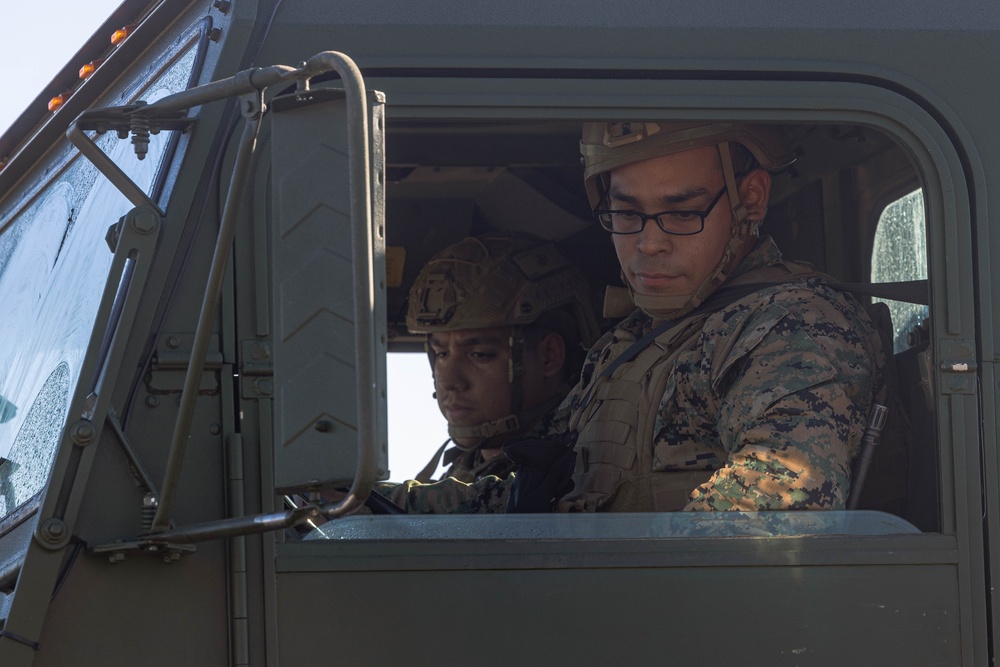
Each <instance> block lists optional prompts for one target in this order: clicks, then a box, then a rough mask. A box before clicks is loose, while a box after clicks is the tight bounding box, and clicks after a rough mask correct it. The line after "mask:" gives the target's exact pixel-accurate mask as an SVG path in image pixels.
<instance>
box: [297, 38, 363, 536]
mask: <svg viewBox="0 0 1000 667" xmlns="http://www.w3.org/2000/svg"><path fill="white" fill-rule="evenodd" d="M303 69H304V70H305V71H306V72H309V73H310V76H314V75H315V74H319V73H322V72H327V71H330V70H331V69H333V70H336V71H337V73H338V74H339V75H340V78H341V81H342V82H343V84H344V91H345V95H346V102H347V125H348V132H347V157H348V163H349V165H350V175H351V177H350V191H351V220H352V221H354V229H352V230H351V255H352V260H353V266H354V286H355V291H354V341H355V366H354V367H355V369H357V373H356V374H355V391H356V394H357V399H358V463H357V468H356V469H355V471H354V481H353V482H352V483H351V488H350V490H349V491H348V492H347V495H346V496H344V498H343V499H342V500H341V501H340V502H339V503H330V504H328V505H325V506H324V507H323V508H322V511H323V514H324V515H325V516H327V517H330V518H333V517H338V516H343V515H345V514H350V513H351V512H354V511H355V510H357V509H359V508H360V507H361V506H362V505H364V504H365V501H366V500H367V499H368V495H369V494H370V493H371V490H372V487H373V486H374V485H375V478H376V476H377V475H378V461H377V460H376V459H377V457H376V449H375V448H376V442H375V428H374V426H375V405H376V402H377V395H378V387H377V386H376V383H375V378H374V377H373V375H372V374H371V373H369V372H368V371H367V369H370V368H374V367H375V331H374V330H373V327H372V322H371V314H372V313H373V312H374V310H375V279H374V272H373V269H372V264H373V261H374V260H373V258H372V243H373V239H372V208H371V183H370V182H369V180H368V179H369V174H370V171H371V156H370V155H369V154H368V145H369V136H370V128H369V127H368V93H367V91H366V89H365V82H364V79H362V77H361V71H360V70H359V69H358V66H357V65H356V64H354V61H353V60H351V59H350V58H348V57H347V56H346V55H344V54H343V53H338V52H336V51H324V52H323V53H318V54H316V55H315V56H313V57H312V58H310V59H309V60H308V61H306V64H305V67H303Z"/></svg>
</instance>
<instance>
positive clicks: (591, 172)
mask: <svg viewBox="0 0 1000 667" xmlns="http://www.w3.org/2000/svg"><path fill="white" fill-rule="evenodd" d="M730 144H739V145H741V146H743V147H745V148H746V149H747V150H749V151H750V153H751V154H752V155H753V157H754V159H755V161H756V164H754V165H752V167H751V168H757V167H758V166H759V167H761V168H763V169H766V170H768V171H772V172H773V171H778V170H780V169H783V168H784V167H787V166H789V165H790V164H792V162H794V161H795V153H794V152H793V151H792V149H791V147H790V146H789V145H788V143H787V142H786V141H785V138H784V135H783V132H782V130H781V128H780V127H778V126H773V125H749V124H737V123H721V122H711V123H705V122H693V123H689V122H685V123H678V122H613V123H584V125H583V138H582V140H581V141H580V153H581V154H582V155H583V164H584V176H583V178H584V185H585V187H586V189H587V198H588V199H589V200H590V206H591V208H595V209H596V208H598V207H599V206H600V205H601V202H602V201H603V200H604V198H605V197H606V196H607V192H608V186H609V183H610V173H611V172H612V171H613V170H615V169H617V168H618V167H621V166H624V165H627V164H632V163H634V162H642V161H643V160H649V159H651V158H655V157H660V156H663V155H672V154H674V153H681V152H683V151H687V150H691V149H693V148H700V147H702V146H717V147H718V149H719V158H720V160H721V162H722V172H723V176H724V177H725V181H726V191H727V192H728V194H729V204H730V207H731V209H732V212H733V222H732V227H731V230H730V240H729V244H728V245H727V246H726V249H725V251H724V252H723V254H722V258H721V259H720V260H719V264H718V265H717V266H716V267H715V270H714V271H713V272H712V274H711V275H709V277H708V278H706V279H705V282H703V283H702V284H701V285H700V286H699V287H698V288H697V289H696V290H695V291H694V293H692V294H688V295H684V296H654V295H648V294H637V293H635V292H634V291H633V290H632V287H631V286H629V291H630V292H632V299H633V301H634V302H635V305H636V306H638V307H639V308H642V309H643V310H644V311H646V312H647V313H649V314H650V315H653V316H656V317H679V316H681V315H683V314H685V313H686V312H688V311H690V310H693V309H694V308H696V307H698V305H700V304H701V303H702V302H703V301H704V300H705V299H706V298H707V297H708V295H709V294H711V293H712V292H714V291H715V290H716V289H717V288H718V287H719V286H720V285H722V284H723V283H724V282H725V281H726V280H727V279H728V278H729V276H730V274H731V273H732V271H733V269H735V268H736V264H738V263H739V259H740V257H739V255H738V252H737V251H738V250H739V249H740V248H741V247H742V246H743V244H744V242H745V241H746V239H747V238H748V237H749V236H750V235H752V234H755V233H756V231H757V228H758V227H759V226H760V223H761V220H747V219H746V216H747V211H746V207H745V206H744V205H743V203H742V202H741V201H740V194H739V188H738V187H737V179H738V178H740V177H741V176H742V175H743V173H745V171H744V172H743V173H736V172H735V169H734V166H733V158H732V153H731V151H730V147H729V145H730Z"/></svg>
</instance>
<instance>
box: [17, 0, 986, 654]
mask: <svg viewBox="0 0 1000 667" xmlns="http://www.w3.org/2000/svg"><path fill="white" fill-rule="evenodd" d="M124 25H129V26H131V32H130V34H129V35H128V37H127V39H125V40H124V41H123V42H122V43H121V44H120V45H118V46H116V47H114V48H111V49H109V48H108V46H107V41H106V40H107V37H106V34H110V33H111V32H112V31H114V30H115V29H117V28H120V27H122V26H124ZM998 55H1000V7H998V6H997V5H996V4H995V3H994V2H989V1H987V0H960V1H958V2H954V3H947V4H946V3H938V2H932V1H930V0H923V1H921V0H910V1H907V2H901V3H862V2H852V1H847V0H844V1H841V2H832V3H829V2H828V3H817V2H800V3H793V2H766V3H765V2H760V1H756V2H751V3H746V2H735V1H730V0H710V1H709V2H704V3H698V4H692V3H684V2H679V1H677V0H662V1H661V2H659V3H651V2H642V1H640V0H622V1H621V2H616V3H607V2H594V1H592V0H577V1H570V0H558V1H556V0H554V1H551V2H545V3H543V2H527V1H524V0H513V1H509V2H505V3H482V2H457V1H452V0H437V1H435V2H424V1H417V2H414V1H413V0H411V1H409V2H399V1H397V0H378V1H374V0H366V1H363V2H362V1H358V0H342V1H338V2H328V1H325V0H232V2H230V1H228V0H218V1H216V2H214V3H212V2H209V1H208V0H196V1H186V0H161V1H159V2H147V1H146V0H126V1H125V2H124V3H123V4H122V5H121V7H119V9H118V10H116V12H115V14H114V15H113V16H112V17H110V18H109V20H108V21H107V23H106V24H105V26H104V28H102V30H101V31H99V33H98V34H97V35H95V37H94V38H93V39H91V40H90V41H89V42H88V43H87V44H86V45H85V46H84V47H83V49H82V50H81V51H80V54H79V58H78V59H79V62H71V63H68V64H67V66H66V69H65V70H64V71H63V72H62V73H61V74H60V75H59V76H58V77H57V78H56V79H55V80H54V81H53V82H52V83H51V84H50V85H49V86H48V88H47V89H46V90H45V91H43V92H42V93H41V94H40V95H39V98H38V100H36V103H35V105H33V106H32V107H31V108H29V110H27V111H26V112H24V114H22V116H21V117H20V118H19V120H18V121H17V122H16V123H15V124H14V126H13V127H12V128H11V130H10V131H8V132H7V134H5V135H4V136H3V137H0V158H2V160H3V162H2V164H3V168H2V169H0V303H3V304H4V310H5V314H6V318H5V322H4V323H3V324H2V325H0V329H2V331H0V458H2V463H0V619H2V623H3V625H2V630H0V664H2V665H3V666H4V667H16V666H21V665H98V664H100V665H117V664H123V665H124V664H129V665H133V664H144V665H226V664H231V665H255V666H256V665H259V666H264V665H267V666H276V665H311V664H327V663H335V664H345V665H360V664H379V663H388V662H390V661H392V662H397V663H403V662H405V663H407V664H459V663H462V662H467V661H470V662H472V661H474V662H476V663H478V664H547V665H564V664H566V665H571V664H575V665H627V664H654V663H656V662H677V663H684V662H699V663H702V664H728V663H736V662H741V663H747V664H768V665H834V664H838V665H846V664H871V665H914V666H916V665H988V664H992V663H993V661H994V657H995V656H996V654H997V648H998V647H997V643H996V642H997V637H998V634H997V632H996V630H997V628H996V623H997V619H998V616H1000V614H998V610H997V608H996V606H997V604H998V600H997V599H996V596H995V593H994V589H993V585H992V582H993V581H994V580H995V578H996V577H998V576H1000V571H998V568H1000V562H998V560H997V559H994V558H992V557H991V554H993V553H997V552H1000V541H998V540H1000V467H998V456H997V454H998V452H997V445H998V442H1000V439H998V435H997V414H998V412H1000V404H998V400H1000V393H998V382H1000V379H998V378H997V376H996V368H995V367H996V362H997V359H998V357H1000V340H997V338H996V336H995V334H994V332H995V331H996V330H997V328H998V327H997V326H996V324H997V319H998V318H1000V305H998V304H1000V301H998V297H994V296H993V293H994V288H997V290H998V292H997V293H998V294H1000V277H994V276H993V274H992V260H993V257H994V256H995V254H996V252H997V251H1000V222H997V223H994V222H993V220H994V219H996V218H997V215H998V214H997V212H996V211H994V210H991V209H990V208H989V201H990V199H991V198H992V197H991V195H994V196H996V197H997V198H998V199H1000V133H998V132H997V131H996V106H997V102H998V100H1000V80H998V79H997V77H996V76H995V75H993V74H991V67H992V66H994V64H995V63H996V61H997V56H998ZM98 58H105V59H104V61H103V63H102V64H101V65H100V67H98V68H97V70H96V71H95V72H94V74H93V75H92V76H91V77H90V78H89V79H87V80H86V81H85V82H82V83H73V84H72V87H73V92H72V95H70V96H69V97H68V98H67V99H66V100H65V102H64V103H63V105H62V107H61V108H60V109H58V110H57V111H56V112H54V113H50V112H46V111H45V110H44V100H46V99H47V98H48V97H50V96H53V95H55V94H58V93H61V92H63V91H64V90H66V89H67V88H70V87H71V82H72V81H73V80H74V79H73V77H74V76H75V72H76V70H77V69H78V68H79V66H80V65H81V64H83V63H84V62H87V61H91V60H96V59H98ZM355 64H356V67H355ZM213 82H216V83H214V84H213ZM220 82H221V83H220ZM700 118H714V119H726V120H737V121H753V122H763V123H778V124H781V125H783V126H784V127H785V128H786V130H787V132H788V133H789V135H790V137H791V138H792V139H793V141H794V142H795V145H796V146H797V147H799V149H800V150H801V155H800V157H799V159H798V160H797V162H796V164H795V165H794V167H793V170H792V171H791V172H790V173H787V174H783V175H780V176H777V177H776V178H775V186H774V192H773V194H772V204H771V210H770V213H769V216H768V219H767V221H766V222H765V227H764V231H765V232H766V233H768V234H770V235H772V236H774V237H775V238H776V240H777V241H778V244H779V246H780V247H781V248H782V249H783V251H784V253H785V254H786V255H787V256H789V257H793V258H801V259H806V260H808V261H811V262H813V263H814V264H816V265H817V266H818V267H819V268H821V269H822V270H824V271H827V272H828V273H830V274H832V275H834V276H835V277H836V278H837V279H839V280H843V281H845V282H851V283H865V284H867V283H880V282H882V283H884V282H900V281H917V282H916V283H914V284H913V285H916V287H915V288H913V289H911V291H910V292H909V293H907V294H904V295H903V296H902V297H901V299H898V300H897V301H917V302H919V301H924V302H925V304H923V305H919V304H918V305H916V306H911V305H909V304H906V303H899V304H898V308H899V309H898V310H897V309H894V310H893V316H894V318H895V319H896V329H895V331H894V334H895V335H896V354H895V360H894V361H895V365H896V369H897V371H896V374H897V377H898V390H897V394H898V397H899V400H898V403H897V406H898V407H897V408H896V410H897V411H896V413H895V415H894V420H895V421H894V422H893V424H894V426H893V428H894V429H895V430H894V431H893V433H892V434H891V435H887V436H886V437H885V438H884V442H883V444H885V445H886V450H885V452H884V453H881V454H879V455H878V456H877V457H876V464H875V467H874V468H873V469H872V470H871V472H870V474H869V476H868V481H867V485H866V492H867V495H866V497H865V499H864V502H863V507H865V508H866V509H863V510H859V511H854V512H849V511H841V512H828V513H799V514H795V513H780V512H779V513H761V514H759V515H754V514H736V515H731V516H729V515H725V514H709V515H694V514H680V513H677V514H674V513H666V514H634V515H633V514H623V515H613V514H597V515H592V516H580V515H551V516H550V515H532V516H505V515H498V516H405V515H391V516H380V515H367V514H360V515H359V514H352V513H353V510H354V509H356V505H357V503H358V502H359V501H360V499H363V497H364V496H365V495H367V493H368V491H369V489H370V488H371V486H372V483H373V482H374V481H375V480H377V479H385V478H387V476H388V475H389V470H388V463H387V462H388V458H387V451H388V448H389V447H392V448H397V447H404V448H405V447H406V446H407V443H406V442H405V441H402V442H396V441H392V442H389V441H388V438H387V422H388V420H389V419H391V415H389V414H387V413H388V408H387V400H386V399H387V397H386V372H387V371H386V364H387V362H386V358H387V354H388V353H390V352H407V351H409V352H422V349H423V348H422V340H421V339H419V338H418V337H414V336H410V335H408V334H407V333H406V330H405V324H404V322H403V317H402V314H403V312H405V310H404V303H405V297H406V292H407V289H408V285H409V284H410V282H412V281H413V279H414V278H415V276H416V274H417V272H418V271H419V269H420V267H421V265H422V264H423V263H424V261H426V260H427V259H428V258H430V257H431V256H432V255H433V254H434V253H435V252H437V251H438V250H440V249H441V248H443V247H444V246H446V245H448V244H449V243H451V242H453V241H455V240H458V239H460V238H462V237H463V236H465V235H467V234H470V233H478V232H481V231H486V230H489V229H504V230H520V231H535V232H536V233H542V234H544V235H546V236H549V237H551V238H554V239H556V240H557V241H558V242H559V243H560V244H561V247H563V249H564V250H565V251H566V252H567V254H569V255H571V256H572V257H573V258H574V259H576V260H578V261H580V262H581V263H582V264H583V265H585V266H586V267H587V272H588V276H589V277H590V278H592V280H593V282H594V285H595V286H599V285H603V284H606V283H608V282H614V281H615V280H616V279H617V277H618V267H617V264H616V260H615V257H614V253H613V251H612V248H611V245H610V242H609V241H608V239H607V237H606V235H605V234H604V233H603V232H602V231H601V230H600V229H599V228H598V227H597V226H596V225H595V224H594V223H593V221H592V219H591V218H590V214H589V210H588V208H587V202H586V197H585V194H584V192H583V187H582V178H581V175H582V167H581V165H580V162H579V151H578V141H579V128H580V125H581V123H582V122H583V121H587V120H664V121H669V120H684V119H700ZM139 154H142V159H139ZM893 216H895V218H894V217H893ZM892 219H897V220H896V222H895V223H893V222H892V221H891V220H892ZM900 220H901V221H902V222H900ZM892 224H895V225H896V226H893V227H890V225H892ZM913 285H911V287H913ZM876 292H877V290H876ZM917 292H919V293H920V294H921V296H918V297H913V298H910V296H909V294H912V293H917ZM859 298H863V299H867V297H859ZM896 307H897V306H896V305H894V308H896ZM413 391H414V392H418V391H419V392H423V393H429V392H430V391H431V388H430V387H419V388H413ZM442 436H443V434H442ZM393 472H397V471H393ZM398 472H402V473H406V472H409V471H398ZM414 472H415V471H414ZM402 477H405V474H404V475H394V479H399V478H402ZM340 486H344V487H351V488H352V489H353V493H351V494H349V495H348V497H347V499H346V500H345V501H343V502H342V503H331V504H327V505H323V503H322V502H321V503H319V504H320V505H321V506H322V509H323V510H324V511H325V512H326V513H327V514H328V515H329V517H330V521H329V522H327V523H325V524H323V525H322V526H321V527H320V528H319V529H317V530H315V531H313V532H312V533H309V534H308V535H307V538H308V539H300V533H304V532H305V531H296V530H295V529H294V528H293V525H299V526H300V527H301V526H302V525H303V523H302V522H303V521H304V520H306V519H308V520H314V519H315V518H316V517H315V516H314V514H315V512H316V510H315V509H314V508H313V507H312V506H311V505H308V504H307V505H306V506H305V507H304V508H302V509H298V510H293V509H291V507H290V506H289V505H288V504H286V501H285V496H290V495H294V494H299V493H306V494H308V492H309V490H310V489H316V488H319V487H340ZM310 512H312V514H310ZM347 514H352V515H351V516H346V515H347Z"/></svg>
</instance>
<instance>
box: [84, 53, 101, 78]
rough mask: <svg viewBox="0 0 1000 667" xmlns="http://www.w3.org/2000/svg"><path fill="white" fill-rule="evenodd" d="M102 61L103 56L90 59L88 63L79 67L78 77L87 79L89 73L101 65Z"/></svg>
mask: <svg viewBox="0 0 1000 667" xmlns="http://www.w3.org/2000/svg"><path fill="white" fill-rule="evenodd" d="M103 62H104V58H98V59H97V60H91V61H90V62H89V63H87V64H86V65H84V66H83V67H81V68H80V78H81V79H89V78H90V75H91V74H93V73H94V72H96V71H97V68H98V67H100V66H101V64H102V63H103Z"/></svg>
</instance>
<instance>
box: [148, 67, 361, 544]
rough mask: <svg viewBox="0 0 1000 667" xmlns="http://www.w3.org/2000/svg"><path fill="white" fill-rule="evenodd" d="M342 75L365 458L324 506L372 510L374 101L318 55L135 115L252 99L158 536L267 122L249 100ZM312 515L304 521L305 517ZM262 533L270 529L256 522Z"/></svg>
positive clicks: (332, 513)
mask: <svg viewBox="0 0 1000 667" xmlns="http://www.w3.org/2000/svg"><path fill="white" fill-rule="evenodd" d="M331 70H335V71H336V72H337V73H338V74H339V75H340V78H341V80H342V81H343V84H344V89H345V99H346V105H347V123H348V161H349V173H350V200H351V201H350V206H351V219H352V220H353V221H354V223H355V224H354V229H352V233H351V238H352V248H351V250H352V258H353V265H354V284H355V287H356V289H355V296H354V327H355V341H356V348H355V363H356V366H355V367H356V368H357V369H358V373H357V374H356V394H357V400H358V459H357V467H356V470H355V474H354V481H353V482H352V484H351V488H350V490H349V491H348V493H347V495H346V496H345V497H344V498H343V500H342V501H341V502H339V503H331V504H329V505H326V506H324V507H323V508H322V511H323V514H324V515H326V516H328V517H336V516H342V515H345V514H349V513H350V512H353V511H355V510H357V509H358V508H360V507H361V506H362V505H364V503H365V501H366V500H367V498H368V495H369V493H370V492H371V489H372V487H373V486H374V484H375V478H376V476H377V474H378V462H377V456H376V449H375V448H376V443H375V437H374V436H375V433H374V431H375V429H374V428H373V427H374V424H375V406H376V402H377V399H376V396H377V386H376V383H375V379H374V377H372V375H371V374H370V373H367V372H363V369H368V368H372V367H374V362H375V337H374V330H373V327H372V323H371V321H370V317H371V313H372V312H373V311H374V307H375V281H374V275H373V267H372V265H373V258H372V245H373V243H372V241H373V239H372V210H371V184H370V182H369V172H370V167H371V165H370V163H371V158H370V155H369V153H368V145H369V136H370V129H369V127H368V98H367V91H366V89H365V85H364V79H363V78H362V76H361V71H360V70H359V69H358V67H357V65H356V64H355V63H354V61H353V60H351V59H350V58H349V57H347V56H346V55H344V54H342V53H339V52H336V51H325V52H323V53H319V54H316V55H315V56H313V57H312V58H310V59H309V60H308V61H307V62H306V63H305V65H304V66H303V67H302V68H300V69H297V70H293V69H291V68H287V67H283V66H275V67H269V68H265V69H263V70H258V69H254V70H247V71H244V72H240V73H238V74H236V75H234V76H233V77H230V78H229V79H224V80H222V81H219V82H214V83H210V84H206V85H204V86H199V87H198V88H192V89H190V90H187V91H183V92H181V93H176V94H174V95H170V96H167V97H164V98H162V99H160V100H159V101H157V102H156V103H154V104H150V105H148V106H144V107H142V108H140V109H137V110H136V111H135V113H143V114H152V115H155V114H158V113H164V112H171V113H173V112H175V111H176V110H178V109H182V108H185V107H187V106H193V105H195V104H202V103H205V102H208V101H211V100H213V99H221V98H222V97H228V96H230V95H233V94H244V95H245V96H247V98H246V99H245V103H247V107H246V108H244V109H243V114H244V116H246V117H247V125H246V127H245V128H244V131H243V136H242V138H241V142H240V146H239V149H238V151H237V156H236V165H235V167H234V169H233V175H232V180H231V182H230V187H229V191H228V193H227V196H226V203H225V206H224V208H223V214H222V221H221V224H220V228H219V234H218V238H217V241H216V247H215V253H214V255H213V258H212V265H211V270H210V274H209V279H208V282H207V284H206V286H205V296H204V299H203V302H202V309H201V314H200V316H199V319H198V327H197V329H196V331H195V336H194V344H193V346H192V352H191V361H190V364H189V365H188V370H187V375H186V377H185V380H184V389H183V391H182V392H181V400H180V405H179V408H178V414H177V422H176V426H175V428H174V434H173V440H172V442H171V445H170V452H169V454H168V457H167V467H166V470H165V472H164V476H163V483H162V484H161V486H160V488H161V493H162V495H161V497H160V499H159V507H158V508H157V512H156V516H155V517H154V519H153V524H152V532H153V533H154V534H156V533H162V532H163V531H166V530H167V528H168V527H169V525H170V519H171V513H172V511H173V504H174V499H175V496H176V492H177V487H178V483H179V481H180V473H181V469H182V467H183V460H184V455H185V452H186V450H187V442H188V439H189V436H190V429H191V421H192V416H193V413H194V403H195V399H196V398H197V395H198V387H199V385H200V380H201V373H202V370H203V368H204V361H205V356H206V354H207V352H208V343H209V340H210V336H211V328H212V324H213V322H214V320H215V314H216V310H217V308H218V301H219V297H220V295H221V290H222V281H223V277H224V273H225V267H226V264H227V263H228V261H229V251H230V248H231V247H232V239H233V234H234V233H235V224H236V217H237V213H238V210H239V203H240V201H241V200H242V195H243V192H244V190H245V188H246V183H247V180H248V178H249V171H250V163H251V157H252V155H253V153H254V150H255V145H256V137H257V131H258V129H259V125H260V115H261V113H262V111H263V110H262V109H260V108H256V109H255V108H253V107H254V105H253V104H250V103H249V100H250V98H249V95H251V94H254V95H255V98H254V99H256V100H262V96H261V95H260V91H261V89H262V88H263V87H264V86H267V85H273V84H275V83H282V82H285V81H288V80H290V79H303V80H308V79H309V78H311V77H313V76H316V75H318V74H322V73H324V72H329V71H331ZM304 519H305V516H303V517H302V518H301V520H304ZM282 520H285V521H288V520H290V521H297V520H299V517H298V516H295V517H288V516H286V515H283V514H278V515H271V516H269V517H268V521H266V522H265V524H271V523H274V524H280V522H281V521H282ZM223 523H227V524H228V526H227V527H228V528H229V529H230V530H238V529H237V528H236V525H237V524H239V523H240V522H239V520H231V521H228V522H223ZM255 524H256V528H257V529H260V527H261V526H262V525H263V524H262V523H261V522H260V521H256V522H255ZM210 526H211V524H207V525H204V526H202V527H201V528H200V529H199V532H202V531H211V527H210ZM184 532H185V530H184V529H178V530H176V531H170V535H171V537H172V538H173V539H175V540H176V539H180V536H181V535H182V534H183V533H184Z"/></svg>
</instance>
